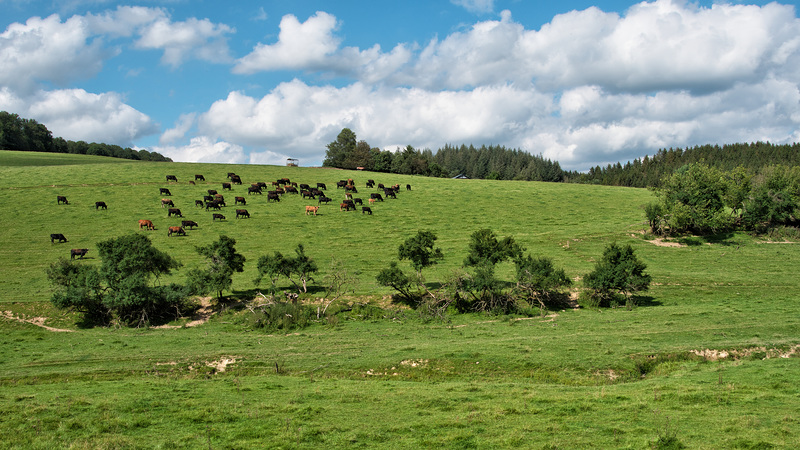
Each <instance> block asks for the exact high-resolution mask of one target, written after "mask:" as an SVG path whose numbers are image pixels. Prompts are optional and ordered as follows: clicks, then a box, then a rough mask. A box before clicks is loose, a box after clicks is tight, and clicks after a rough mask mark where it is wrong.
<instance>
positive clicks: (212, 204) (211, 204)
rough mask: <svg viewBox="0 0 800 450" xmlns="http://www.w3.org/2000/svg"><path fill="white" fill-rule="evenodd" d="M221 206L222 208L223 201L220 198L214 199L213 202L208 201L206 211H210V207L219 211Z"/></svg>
mask: <svg viewBox="0 0 800 450" xmlns="http://www.w3.org/2000/svg"><path fill="white" fill-rule="evenodd" d="M220 208H222V202H220V201H218V200H214V201H213V202H206V211H208V210H209V209H216V210H217V211H219V210H220Z"/></svg>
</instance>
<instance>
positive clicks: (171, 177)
mask: <svg viewBox="0 0 800 450" xmlns="http://www.w3.org/2000/svg"><path fill="white" fill-rule="evenodd" d="M170 180H172V181H174V182H176V183H177V182H178V177H176V176H175V175H167V181H170Z"/></svg>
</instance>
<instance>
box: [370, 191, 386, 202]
mask: <svg viewBox="0 0 800 450" xmlns="http://www.w3.org/2000/svg"><path fill="white" fill-rule="evenodd" d="M369 199H370V200H377V201H379V202H382V201H383V197H382V196H381V194H378V193H375V192H374V193H372V194H369Z"/></svg>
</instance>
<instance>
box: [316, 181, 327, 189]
mask: <svg viewBox="0 0 800 450" xmlns="http://www.w3.org/2000/svg"><path fill="white" fill-rule="evenodd" d="M317 189H325V190H327V189H328V188H327V186H325V183H317Z"/></svg>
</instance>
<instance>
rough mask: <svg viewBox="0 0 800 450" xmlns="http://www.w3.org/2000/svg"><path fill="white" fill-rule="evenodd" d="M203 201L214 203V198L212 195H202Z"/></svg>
mask: <svg viewBox="0 0 800 450" xmlns="http://www.w3.org/2000/svg"><path fill="white" fill-rule="evenodd" d="M203 201H204V202H213V201H214V196H213V195H204V196H203Z"/></svg>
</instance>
